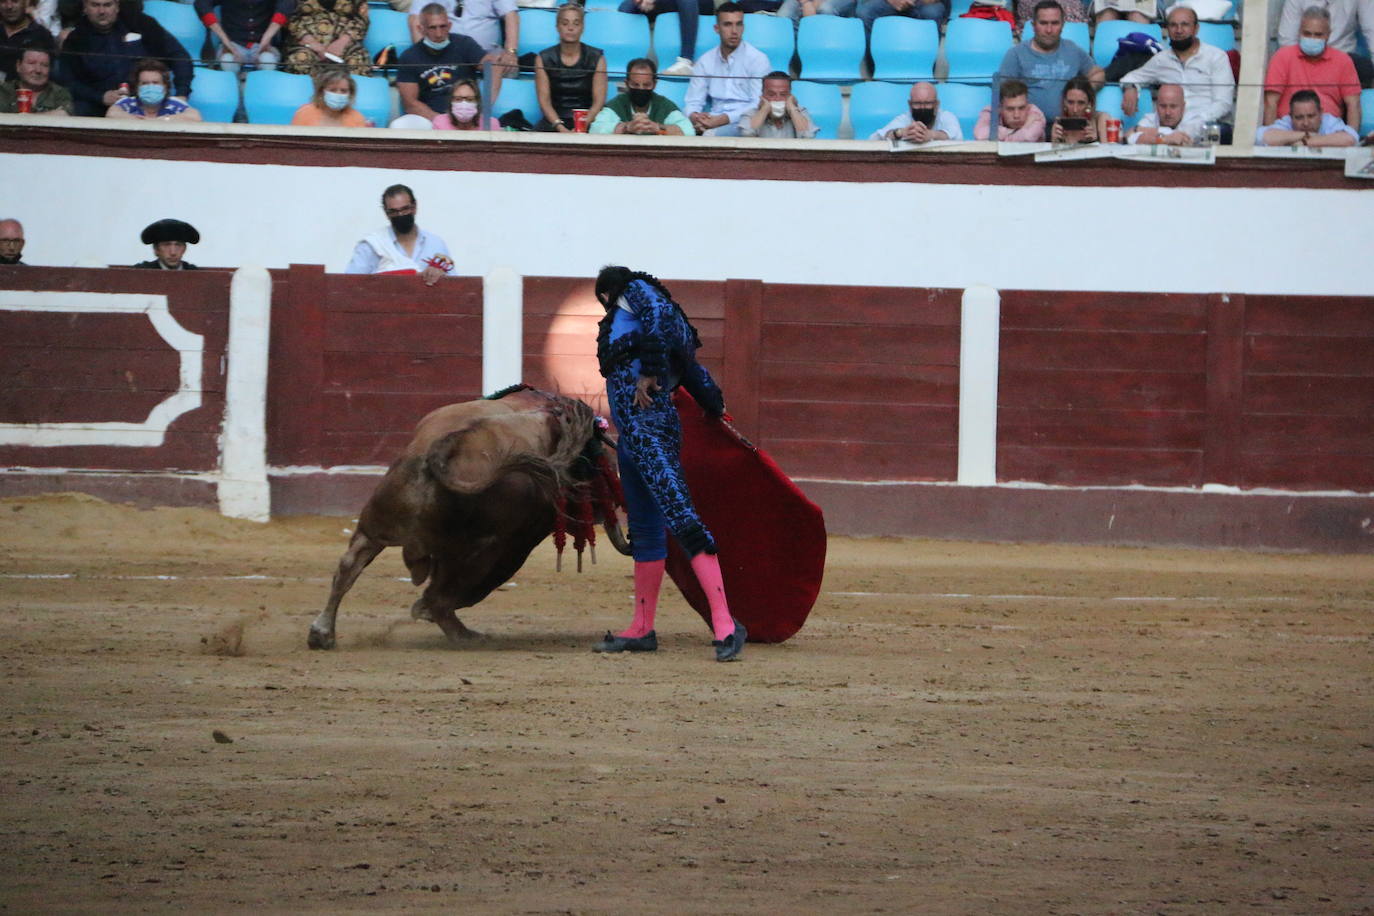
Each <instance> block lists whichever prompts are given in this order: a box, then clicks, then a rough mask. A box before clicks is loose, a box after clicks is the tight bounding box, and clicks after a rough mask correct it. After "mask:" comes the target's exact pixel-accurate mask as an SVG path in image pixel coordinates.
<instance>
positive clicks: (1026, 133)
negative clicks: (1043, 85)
mask: <svg viewBox="0 0 1374 916" xmlns="http://www.w3.org/2000/svg"><path fill="white" fill-rule="evenodd" d="M1029 93H1030V90H1029V89H1027V88H1026V84H1025V83H1023V82H1021V81H1020V80H1003V81H1002V85H1001V86H1000V87H999V89H998V94H999V95H1000V96H1001V99H1002V104H1001V105H999V106H998V111H997V139H998V140H1001V141H1003V142H1007V143H1039V142H1040V141H1042V140H1044V139H1045V113H1044V112H1043V111H1041V110H1040V109H1039V108H1036V107H1035V106H1034V105H1032V104H1031V102H1030V94H1029ZM973 139H975V140H991V139H992V106H991V105H989V106H988V107H987V108H984V109H983V110H982V111H981V112H979V113H978V123H977V124H975V125H973Z"/></svg>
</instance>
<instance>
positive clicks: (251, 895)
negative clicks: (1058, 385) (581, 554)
mask: <svg viewBox="0 0 1374 916" xmlns="http://www.w3.org/2000/svg"><path fill="white" fill-rule="evenodd" d="M346 526H347V522H346V521H344V520H338V519H290V520H284V521H279V522H276V523H273V524H272V525H270V526H257V525H253V524H250V523H240V522H232V521H228V520H224V519H221V518H219V517H217V516H215V515H213V514H212V513H209V512H206V511H199V510H157V511H152V512H143V511H136V510H133V509H129V508H125V507H117V506H111V505H107V504H105V503H101V502H99V501H96V500H93V499H89V498H85V497H75V496H65V497H43V498H38V499H14V500H8V501H2V502H0V626H3V634H4V640H3V648H0V656H2V657H3V665H2V666H0V668H2V670H3V689H4V702H3V706H2V707H0V708H2V709H3V716H4V720H3V722H0V750H2V751H3V756H0V785H3V798H4V804H3V811H4V814H3V822H0V836H3V847H0V848H2V849H3V852H4V858H5V869H4V876H3V878H0V909H4V910H7V911H10V912H16V913H18V912H33V911H81V912H101V913H103V912H111V911H135V910H137V911H144V910H153V911H170V910H180V911H186V912H206V911H228V910H244V909H249V908H252V909H256V910H266V911H270V912H291V911H316V912H342V911H351V912H368V911H374V910H401V909H406V910H431V911H444V912H462V913H588V912H598V913H599V912H605V913H680V912H681V913H686V912H713V913H793V912H807V913H870V912H888V913H894V912H905V913H909V912H920V913H969V914H983V913H1016V914H1023V916H1030V914H1040V913H1170V914H1173V913H1231V912H1247V913H1248V912H1253V911H1256V910H1260V911H1265V912H1273V913H1285V914H1287V913H1368V912H1371V911H1374V791H1372V789H1374V697H1372V696H1371V693H1372V688H1374V651H1371V650H1372V649H1374V557H1348V556H1347V557H1320V556H1274V555H1254V554H1240V553H1222V552H1189V551H1164V550H1102V549H1086V548H1070V547H1017V546H1014V547H1007V546H993V545H985V544H963V543H943V542H934V541H897V540H853V539H844V538H837V539H835V540H833V541H832V543H831V562H830V567H829V571H828V574H827V579H826V583H825V590H824V592H823V594H822V597H821V600H820V602H819V604H818V606H817V607H816V609H815V611H814V612H813V614H812V617H811V621H810V623H809V624H808V625H807V627H806V628H805V629H804V630H803V631H802V632H801V634H799V635H798V636H797V637H796V638H794V639H792V640H791V641H789V642H787V643H785V644H783V645H780V646H750V647H749V648H748V649H747V650H746V652H745V655H744V659H743V661H741V662H740V663H738V664H731V665H718V664H716V663H714V662H713V661H710V660H709V658H710V656H709V652H710V649H709V646H708V644H707V641H708V638H709V637H708V635H707V632H706V630H705V628H704V627H702V626H701V624H700V622H699V620H698V619H697V617H696V615H695V614H692V613H691V612H690V611H688V610H687V608H686V605H685V604H684V603H683V602H682V601H681V599H680V598H679V597H678V596H677V595H676V593H675V592H674V593H673V594H672V596H671V598H670V599H669V600H666V601H665V604H664V607H663V609H662V611H661V613H660V617H659V622H660V626H659V633H660V637H661V641H662V643H663V647H662V649H660V651H659V652H658V654H657V655H654V656H628V655H627V656H619V657H602V656H597V655H594V654H592V653H591V652H590V651H588V646H589V645H590V644H591V642H593V641H594V639H595V638H596V637H597V636H599V635H600V633H601V632H602V631H603V630H605V629H607V628H608V627H618V626H619V625H620V624H621V623H622V622H623V621H625V620H627V619H628V613H629V606H630V592H631V582H630V575H629V573H630V566H629V562H628V561H627V560H625V559H623V558H621V557H618V556H613V555H611V552H610V550H609V548H606V549H604V550H603V551H602V552H601V556H600V559H601V564H600V565H599V566H596V567H593V568H591V569H590V571H589V572H587V573H584V574H582V575H578V574H576V573H575V572H573V571H571V569H568V570H565V571H564V572H563V573H555V572H554V571H553V553H552V548H551V547H549V546H548V545H545V546H544V547H542V548H540V549H539V550H538V551H536V553H535V555H534V556H533V557H532V558H531V560H530V562H529V563H528V564H527V566H526V568H525V569H524V570H523V571H522V572H521V573H520V575H519V576H518V577H517V579H516V583H517V584H516V587H514V588H511V589H509V590H506V591H502V592H499V593H498V594H496V595H494V596H493V597H492V598H491V599H490V600H488V601H487V602H486V603H484V604H483V605H482V606H480V607H479V608H476V609H474V610H472V611H469V612H468V613H466V614H464V615H462V616H463V619H464V620H465V621H466V622H467V623H468V624H470V625H471V626H473V627H475V628H476V629H478V630H482V631H484V632H485V633H486V634H487V637H486V638H485V639H483V640H481V641H478V642H476V643H474V644H472V645H471V646H470V647H467V648H464V649H459V650H453V649H449V648H447V647H446V645H445V643H444V641H443V639H442V637H441V635H440V633H439V630H438V628H437V627H435V626H433V625H432V624H425V623H414V622H411V621H410V620H409V619H408V618H407V616H406V610H407V608H408V607H409V604H410V601H411V600H412V597H413V593H414V590H413V589H412V588H411V586H410V585H409V584H408V583H407V582H401V581H397V577H398V576H401V575H403V570H402V567H401V563H400V558H399V555H398V554H396V552H395V551H390V552H388V553H387V554H384V555H383V556H382V558H381V559H379V560H378V562H377V563H376V564H374V565H373V568H372V569H371V570H369V571H368V573H367V574H366V575H365V576H364V578H363V580H362V581H361V582H360V584H359V586H358V587H357V588H356V589H355V590H354V592H353V593H352V594H351V595H350V596H349V599H348V600H347V601H346V602H345V604H344V608H343V611H342V613H341V615H340V619H339V632H340V647H339V649H338V650H336V651H334V652H331V653H322V652H311V651H308V650H307V649H306V647H305V634H306V628H307V626H308V624H309V622H310V620H311V618H312V617H313V616H314V614H315V613H316V612H317V610H318V608H319V606H320V605H321V603H322V602H323V600H324V597H325V594H326V591H327V587H328V586H327V577H328V576H329V575H330V573H331V572H332V570H333V565H334V563H335V561H336V559H337V557H338V554H339V552H340V551H341V550H342V548H343V545H344V542H345V540H346V537H345V535H344V534H343V532H342V529H343V528H344V527H346ZM216 732H218V733H221V735H220V736H221V738H222V739H224V740H225V742H227V743H222V742H221V741H217V740H216V739H215V737H214V735H215V733H216Z"/></svg>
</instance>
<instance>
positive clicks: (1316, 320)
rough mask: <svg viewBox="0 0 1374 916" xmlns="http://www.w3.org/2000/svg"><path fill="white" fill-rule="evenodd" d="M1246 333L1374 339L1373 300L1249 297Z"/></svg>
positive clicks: (1349, 297) (1348, 297)
mask: <svg viewBox="0 0 1374 916" xmlns="http://www.w3.org/2000/svg"><path fill="white" fill-rule="evenodd" d="M1245 298H1246V331H1248V332H1249V333H1251V334H1277V335H1289V336H1294V337H1363V338H1371V337H1374V298H1369V297H1366V298H1363V299H1361V298H1356V297H1352V296H1246V297H1245Z"/></svg>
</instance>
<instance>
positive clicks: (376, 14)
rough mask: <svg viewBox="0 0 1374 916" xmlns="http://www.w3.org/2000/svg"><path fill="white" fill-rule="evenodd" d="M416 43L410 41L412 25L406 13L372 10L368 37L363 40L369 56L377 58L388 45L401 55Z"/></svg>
mask: <svg viewBox="0 0 1374 916" xmlns="http://www.w3.org/2000/svg"><path fill="white" fill-rule="evenodd" d="M414 43H415V42H413V41H411V40H410V25H409V23H408V22H407V21H406V14H405V13H402V12H400V11H399V10H372V11H371V12H370V13H369V19H368V25H367V36H366V37H365V38H364V39H363V47H364V48H366V49H367V53H368V54H370V55H371V56H373V57H376V56H377V54H378V53H379V52H380V51H381V50H382V49H383V48H385V47H386V46H387V45H391V46H393V47H394V48H395V49H396V53H397V54H400V53H401V52H402V51H404V50H405V49H406V48H408V47H410V46H411V45H412V44H414Z"/></svg>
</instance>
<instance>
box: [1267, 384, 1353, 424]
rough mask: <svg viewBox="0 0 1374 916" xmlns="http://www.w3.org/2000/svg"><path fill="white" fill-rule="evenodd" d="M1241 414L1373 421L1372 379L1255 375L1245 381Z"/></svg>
mask: <svg viewBox="0 0 1374 916" xmlns="http://www.w3.org/2000/svg"><path fill="white" fill-rule="evenodd" d="M1245 413H1247V414H1257V413H1287V414H1317V415H1322V414H1325V415H1328V416H1342V417H1356V418H1359V419H1360V420H1361V421H1362V422H1366V423H1368V422H1370V418H1371V417H1374V379H1368V378H1333V377H1330V376H1302V375H1256V376H1250V377H1249V378H1247V379H1246V380H1245Z"/></svg>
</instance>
